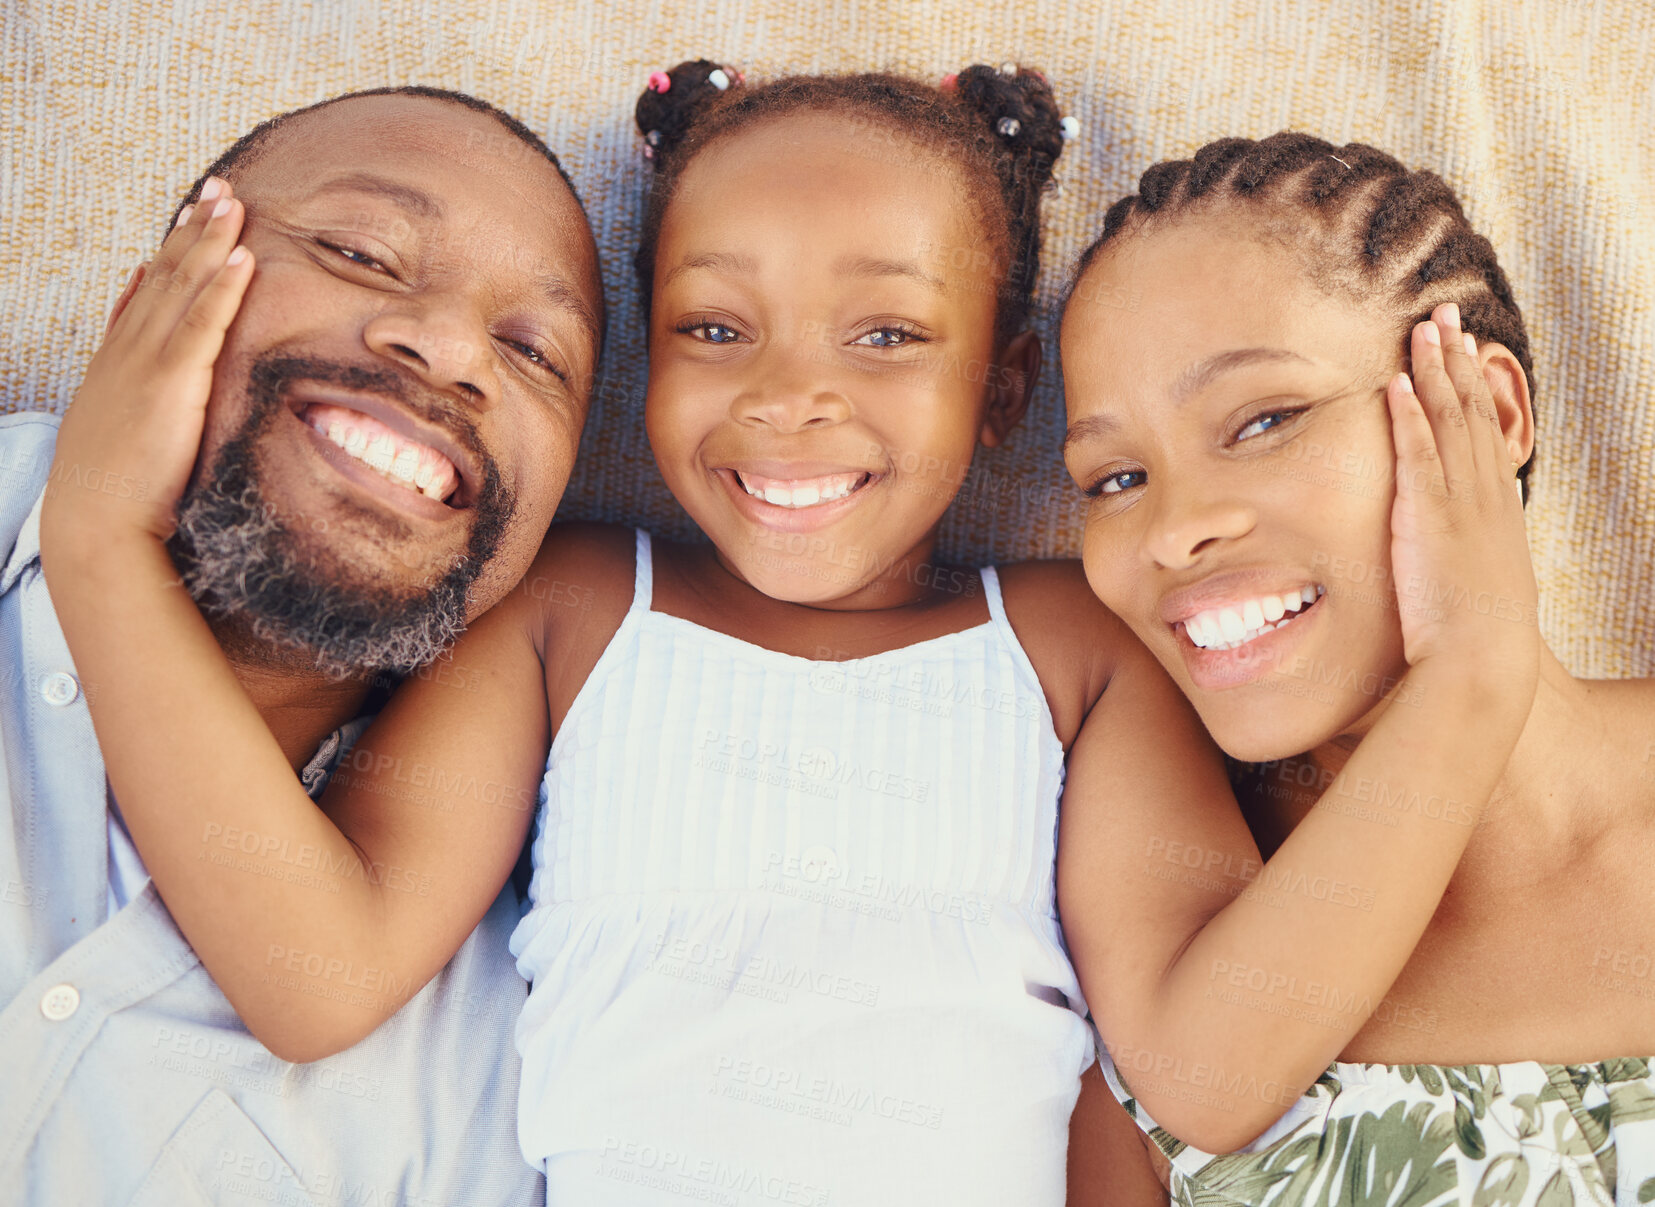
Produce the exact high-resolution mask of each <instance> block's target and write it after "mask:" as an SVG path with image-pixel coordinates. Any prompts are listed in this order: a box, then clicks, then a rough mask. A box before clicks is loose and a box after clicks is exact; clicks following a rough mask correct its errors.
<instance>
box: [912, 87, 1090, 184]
mask: <svg viewBox="0 0 1655 1207" xmlns="http://www.w3.org/2000/svg"><path fill="white" fill-rule="evenodd" d="M944 91H947V92H951V93H953V95H954V97H955V98H956V99H957V100H958V101H959V102H960V104H961V105H963V106H964V107H965V108H966V109H967V110H968V111H969V112H970V113H972V114H973V115H974V116H975V117H976V118H977V120H978V121H980V122H982V123H983V125H984V126H986V127H987V128H988V129H989V130H990V131H991V132H992V133H993V135H994V137H995V138H997V139H999V141H1000V143H1001V145H1002V146H1003V147H1004V148H1005V150H1006V152H1007V154H1008V157H1009V159H1010V161H1011V164H1013V165H1015V167H1014V175H1015V176H1016V178H1017V180H1018V183H1019V184H1020V185H1021V186H1022V187H1023V188H1026V189H1030V190H1032V191H1034V192H1038V191H1039V190H1040V189H1042V188H1044V187H1045V185H1046V182H1047V181H1049V180H1050V179H1051V178H1052V167H1053V165H1055V164H1056V163H1057V157H1058V156H1059V155H1061V154H1063V142H1064V139H1065V138H1066V137H1068V136H1071V135H1072V133H1073V130H1074V123H1073V122H1069V123H1068V124H1067V125H1065V123H1064V118H1063V114H1062V113H1060V112H1058V108H1057V97H1056V96H1054V95H1053V93H1052V86H1051V85H1050V84H1048V83H1047V82H1046V77H1045V76H1043V75H1041V74H1040V73H1039V72H1038V71H1032V70H1030V69H1028V68H1023V67H1018V66H1017V65H1016V64H1015V63H1006V64H1004V65H1002V66H1000V67H989V66H986V65H984V64H981V63H979V64H977V65H976V66H974V67H967V68H966V69H965V70H964V71H962V72H960V73H959V74H957V75H955V76H953V77H952V78H949V79H945V80H944Z"/></svg>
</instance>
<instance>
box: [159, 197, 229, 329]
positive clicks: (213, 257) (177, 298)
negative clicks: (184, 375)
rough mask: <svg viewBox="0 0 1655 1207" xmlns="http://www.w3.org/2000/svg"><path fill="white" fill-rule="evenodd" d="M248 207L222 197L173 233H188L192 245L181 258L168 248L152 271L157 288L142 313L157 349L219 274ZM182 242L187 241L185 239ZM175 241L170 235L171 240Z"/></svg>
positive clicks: (199, 208)
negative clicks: (197, 297)
mask: <svg viewBox="0 0 1655 1207" xmlns="http://www.w3.org/2000/svg"><path fill="white" fill-rule="evenodd" d="M244 214H245V211H244V210H243V209H242V206H241V203H240V202H239V201H236V200H235V199H234V198H232V197H229V196H225V195H221V196H219V198H218V199H217V200H215V201H210V202H203V203H201V204H200V205H198V206H197V207H196V212H195V213H194V214H192V215H191V220H190V221H189V222H188V223H186V224H185V225H184V226H182V227H180V228H179V229H178V230H177V231H175V232H173V233H174V235H175V236H176V235H180V234H182V235H185V236H187V237H189V238H188V247H187V248H186V249H185V250H184V252H183V254H182V255H181V256H176V257H175V256H174V254H172V253H173V249H172V248H168V249H166V250H167V252H168V253H169V254H168V255H166V256H163V257H158V258H157V264H156V266H155V268H154V269H152V272H151V281H152V285H153V290H152V292H151V294H150V298H149V305H148V307H147V313H146V314H145V316H144V322H143V329H142V338H143V339H144V340H146V341H152V343H151V346H152V347H153V348H155V349H157V350H159V349H160V348H162V347H164V346H166V344H167V342H168V341H169V340H170V339H171V338H172V332H173V329H174V328H175V327H176V326H177V325H178V323H179V321H180V320H181V319H182V318H183V317H184V315H185V314H186V313H187V312H188V311H189V309H190V307H191V306H192V305H194V303H195V299H196V296H197V295H198V294H199V293H200V292H201V290H202V289H204V288H205V287H206V286H207V283H208V282H209V281H211V280H213V278H214V277H215V276H217V274H218V271H219V269H221V268H223V267H224V262H225V260H226V258H227V257H228V256H229V254H230V252H231V250H232V249H233V248H234V247H235V245H236V239H237V238H238V237H239V236H240V234H241V223H242V218H243V216H244ZM181 242H184V241H182V240H181ZM168 243H169V244H170V243H172V239H171V238H169V239H168Z"/></svg>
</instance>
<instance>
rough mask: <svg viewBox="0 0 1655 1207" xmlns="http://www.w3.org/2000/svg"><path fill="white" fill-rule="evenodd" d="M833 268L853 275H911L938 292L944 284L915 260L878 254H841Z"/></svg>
mask: <svg viewBox="0 0 1655 1207" xmlns="http://www.w3.org/2000/svg"><path fill="white" fill-rule="evenodd" d="M833 270H834V271H835V272H838V273H843V274H844V275H846V276H851V277H911V278H912V279H914V280H916V281H919V282H920V283H921V284H924V285H929V286H930V287H931V288H932V289H934V290H936V291H937V292H938V293H942V292H943V284H942V282H941V281H939V280H938V279H937V278H936V277H934V276H932V275H931V274H930V273H928V272H926V271H925V270H924V269H922V268H921V267H920V266H919V265H918V264H917V263H916V262H915V261H913V260H882V259H880V258H879V257H878V256H841V257H840V258H839V259H837V260H835V261H834V262H833Z"/></svg>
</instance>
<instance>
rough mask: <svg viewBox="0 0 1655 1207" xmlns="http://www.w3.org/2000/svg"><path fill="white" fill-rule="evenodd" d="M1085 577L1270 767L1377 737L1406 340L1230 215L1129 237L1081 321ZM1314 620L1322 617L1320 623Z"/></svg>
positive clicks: (1387, 658)
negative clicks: (1391, 400) (1390, 398)
mask: <svg viewBox="0 0 1655 1207" xmlns="http://www.w3.org/2000/svg"><path fill="white" fill-rule="evenodd" d="M1062 357H1063V373H1064V380H1065V383H1066V389H1067V394H1068V408H1069V433H1068V439H1067V442H1066V444H1065V449H1064V459H1065V461H1066V463H1067V465H1068V468H1069V472H1070V473H1071V474H1072V475H1073V476H1074V479H1075V481H1076V482H1077V483H1078V484H1079V485H1080V486H1081V488H1082V489H1083V490H1086V491H1088V493H1093V492H1095V497H1094V498H1093V499H1092V500H1091V502H1090V505H1089V509H1088V512H1087V520H1086V536H1085V551H1084V557H1085V562H1086V574H1087V578H1088V579H1089V580H1090V582H1091V584H1092V588H1093V590H1094V591H1096V592H1097V594H1098V596H1099V597H1100V598H1101V599H1102V600H1103V601H1104V602H1105V603H1106V604H1108V605H1109V607H1110V608H1112V609H1113V610H1114V611H1115V612H1117V613H1118V614H1119V615H1120V616H1121V617H1122V619H1124V620H1125V621H1126V622H1127V623H1128V624H1129V625H1131V627H1132V629H1133V630H1134V631H1135V632H1136V633H1137V634H1138V636H1139V638H1140V639H1141V640H1142V641H1143V642H1144V643H1145V644H1146V645H1147V646H1148V647H1149V648H1150V649H1151V650H1152V651H1153V652H1154V653H1155V655H1156V657H1157V658H1158V659H1159V660H1160V661H1161V663H1162V664H1163V665H1164V666H1165V667H1166V668H1167V670H1168V672H1169V673H1170V674H1171V675H1172V676H1173V677H1174V679H1176V680H1177V682H1178V684H1179V686H1180V687H1181V688H1182V689H1183V690H1184V692H1185V694H1186V695H1188V697H1189V698H1190V700H1191V702H1192V703H1193V704H1194V705H1195V707H1196V709H1197V711H1198V712H1199V713H1200V714H1201V718H1202V720H1203V721H1204V722H1205V723H1206V725H1207V727H1208V728H1209V729H1210V730H1211V732H1212V734H1213V736H1214V738H1215V739H1216V740H1217V741H1218V742H1219V744H1220V745H1221V746H1223V747H1224V748H1225V749H1226V750H1227V751H1229V752H1230V753H1231V754H1232V755H1234V756H1236V757H1238V758H1242V759H1249V760H1255V761H1261V760H1265V759H1271V758H1280V757H1284V756H1287V755H1290V754H1297V753H1301V752H1304V751H1307V750H1311V749H1313V748H1315V747H1316V746H1318V745H1320V744H1321V743H1323V742H1325V741H1327V740H1329V739H1330V738H1333V737H1336V736H1338V735H1340V734H1344V733H1352V732H1361V731H1363V730H1365V728H1366V727H1367V726H1368V725H1370V724H1371V722H1372V716H1371V715H1370V714H1372V712H1373V710H1374V708H1375V706H1376V705H1377V704H1379V702H1380V699H1381V697H1382V696H1383V695H1384V694H1385V693H1386V692H1387V691H1388V690H1390V689H1391V688H1392V687H1394V686H1395V684H1396V682H1397V680H1398V679H1400V677H1401V676H1402V675H1403V673H1404V672H1405V671H1406V669H1407V666H1406V663H1405V661H1404V659H1403V654H1402V637H1401V629H1400V626H1399V623H1398V618H1397V612H1396V599H1395V593H1394V591H1393V588H1392V582H1391V574H1390V566H1391V557H1390V510H1391V502H1392V496H1393V485H1392V477H1393V465H1394V454H1393V447H1392V443H1391V433H1390V421H1389V417H1388V413H1387V410H1386V405H1385V395H1384V390H1385V386H1386V383H1387V382H1388V381H1389V379H1390V378H1391V377H1392V376H1393V375H1394V374H1395V373H1397V372H1398V371H1399V370H1400V369H1403V368H1404V367H1405V366H1404V363H1403V346H1402V339H1401V338H1400V337H1399V335H1398V333H1397V330H1396V326H1395V322H1394V319H1392V318H1391V317H1389V316H1387V315H1385V314H1383V313H1382V312H1381V309H1380V308H1379V307H1378V306H1374V307H1369V308H1364V307H1363V306H1361V305H1360V304H1358V303H1357V302H1355V301H1353V300H1351V299H1349V298H1345V297H1335V296H1330V295H1329V294H1327V293H1325V292H1323V291H1321V290H1320V289H1318V288H1316V287H1315V286H1314V285H1313V284H1312V283H1311V281H1310V280H1309V279H1308V277H1307V276H1306V274H1305V271H1304V268H1303V264H1302V260H1301V259H1300V255H1299V253H1297V252H1295V251H1293V250H1290V249H1287V248H1284V247H1282V246H1280V245H1277V244H1271V243H1267V242H1261V241H1258V240H1257V239H1256V238H1253V237H1249V236H1248V235H1247V234H1246V233H1245V232H1244V231H1243V230H1242V229H1241V228H1240V227H1239V225H1235V224H1230V223H1226V222H1225V221H1224V220H1223V218H1222V216H1217V217H1210V218H1208V217H1203V218H1197V219H1192V220H1187V221H1181V222H1179V223H1177V224H1176V225H1173V226H1170V227H1168V228H1167V229H1165V230H1155V229H1154V228H1151V230H1150V231H1149V232H1147V233H1146V234H1145V235H1143V236H1130V235H1129V236H1126V237H1125V238H1124V240H1123V242H1122V243H1121V244H1120V246H1118V247H1114V246H1111V247H1110V248H1109V249H1108V252H1107V253H1106V254H1105V255H1103V256H1102V257H1101V258H1100V259H1099V260H1098V261H1096V262H1095V263H1094V264H1093V265H1092V266H1091V268H1090V269H1089V270H1088V271H1087V273H1086V274H1085V276H1084V277H1083V278H1082V279H1081V281H1080V283H1079V285H1078V287H1077V288H1076V291H1075V294H1074V298H1073V300H1072V302H1071V303H1070V306H1069V309H1068V312H1067V314H1066V315H1065V317H1064V322H1063V334H1062ZM1307 601H1308V602H1307Z"/></svg>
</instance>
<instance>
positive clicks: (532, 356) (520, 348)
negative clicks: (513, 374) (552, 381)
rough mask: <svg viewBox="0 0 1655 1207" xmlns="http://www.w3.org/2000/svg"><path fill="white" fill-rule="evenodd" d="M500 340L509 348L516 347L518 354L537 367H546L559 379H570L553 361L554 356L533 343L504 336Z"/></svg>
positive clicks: (545, 368) (547, 370)
mask: <svg viewBox="0 0 1655 1207" xmlns="http://www.w3.org/2000/svg"><path fill="white" fill-rule="evenodd" d="M500 342H501V343H502V344H505V345H506V347H508V348H514V349H516V351H517V353H518V355H520V356H521V357H522V358H523V359H524V360H526V361H528V362H529V363H530V364H531V365H534V366H535V367H536V368H537V369H544V370H545V371H546V372H548V373H551V374H552V375H554V376H555V377H556V378H557V379H558V380H559V381H567V380H568V378H567V377H566V376H565V375H564V372H563V370H561V369H559V368H558V367H557V365H556V364H554V363H553V362H552V358H551V357H550V356H548V355H547V354H546V353H545V352H544V351H542V350H541V349H539V348H537V347H535V346H534V345H533V344H526V343H524V342H523V341H522V340H517V339H505V338H502V339H501V340H500Z"/></svg>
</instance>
